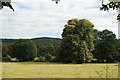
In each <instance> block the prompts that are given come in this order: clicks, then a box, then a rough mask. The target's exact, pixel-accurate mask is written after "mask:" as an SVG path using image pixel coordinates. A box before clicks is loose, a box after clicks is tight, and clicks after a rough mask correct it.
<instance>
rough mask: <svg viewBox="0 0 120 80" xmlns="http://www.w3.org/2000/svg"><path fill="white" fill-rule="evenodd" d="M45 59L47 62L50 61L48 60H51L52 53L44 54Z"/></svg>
mask: <svg viewBox="0 0 120 80" xmlns="http://www.w3.org/2000/svg"><path fill="white" fill-rule="evenodd" d="M45 61H48V62H50V61H52V55H51V54H49V53H48V54H46V55H45Z"/></svg>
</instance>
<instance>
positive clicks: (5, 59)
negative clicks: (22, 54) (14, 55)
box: [2, 55, 11, 62]
mask: <svg viewBox="0 0 120 80" xmlns="http://www.w3.org/2000/svg"><path fill="white" fill-rule="evenodd" d="M2 61H6V62H10V61H11V57H10V56H9V55H7V56H6V57H2Z"/></svg>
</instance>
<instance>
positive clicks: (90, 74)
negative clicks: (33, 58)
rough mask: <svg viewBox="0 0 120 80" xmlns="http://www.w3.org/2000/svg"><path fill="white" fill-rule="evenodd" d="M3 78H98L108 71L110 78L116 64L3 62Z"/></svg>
mask: <svg viewBox="0 0 120 80" xmlns="http://www.w3.org/2000/svg"><path fill="white" fill-rule="evenodd" d="M2 64H3V65H2V66H3V71H2V73H3V74H2V77H3V78H100V76H99V75H98V74H97V73H96V71H98V72H100V73H102V74H103V76H102V77H105V74H107V73H106V70H105V69H104V67H106V66H108V68H107V69H108V70H109V72H110V75H111V76H112V78H115V77H117V76H118V75H117V74H118V64H117V63H114V64H60V63H47V62H3V63H2Z"/></svg>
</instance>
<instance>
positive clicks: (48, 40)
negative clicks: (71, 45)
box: [0, 37, 61, 44]
mask: <svg viewBox="0 0 120 80" xmlns="http://www.w3.org/2000/svg"><path fill="white" fill-rule="evenodd" d="M16 40H17V39H0V42H1V41H2V42H4V43H13V42H15V41H16ZM31 40H33V41H34V43H35V44H37V43H42V44H46V43H53V44H59V43H60V42H61V39H60V38H50V37H41V38H32V39H31Z"/></svg>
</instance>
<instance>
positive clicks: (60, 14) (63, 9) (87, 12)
mask: <svg viewBox="0 0 120 80" xmlns="http://www.w3.org/2000/svg"><path fill="white" fill-rule="evenodd" d="M11 4H12V6H13V8H14V9H15V11H14V12H13V11H12V10H11V9H9V8H8V7H4V8H3V9H2V10H0V23H2V24H1V27H0V30H1V31H0V38H15V39H18V38H36V37H54V38H61V34H62V32H63V29H64V25H65V24H66V22H67V21H68V20H70V19H74V18H77V19H87V20H89V21H90V22H92V23H93V24H94V26H95V27H94V28H95V29H98V30H100V31H101V30H104V29H108V30H110V31H113V32H114V33H115V34H116V36H117V37H118V22H117V20H116V16H117V14H118V12H117V11H116V10H114V11H113V10H110V11H109V12H107V11H100V10H99V7H100V6H101V4H100V0H61V1H60V2H59V3H58V4H55V2H53V1H51V0H12V3H11Z"/></svg>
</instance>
